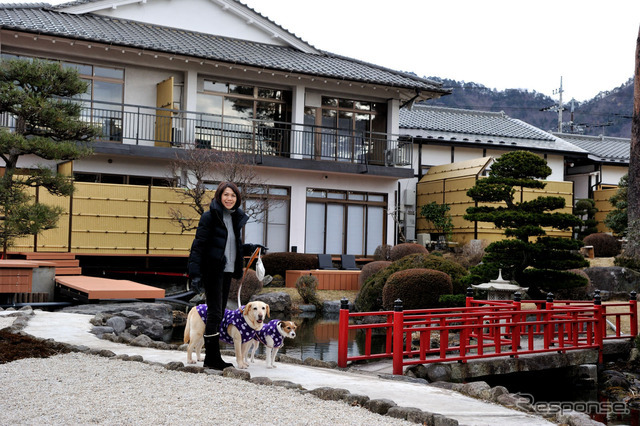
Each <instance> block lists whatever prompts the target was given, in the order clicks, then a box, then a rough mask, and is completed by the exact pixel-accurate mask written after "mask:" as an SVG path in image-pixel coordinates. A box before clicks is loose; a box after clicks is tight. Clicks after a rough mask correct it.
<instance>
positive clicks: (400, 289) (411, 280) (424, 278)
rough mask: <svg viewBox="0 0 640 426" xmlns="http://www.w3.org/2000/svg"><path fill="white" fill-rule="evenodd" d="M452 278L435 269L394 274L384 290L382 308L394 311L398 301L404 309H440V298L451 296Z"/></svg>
mask: <svg viewBox="0 0 640 426" xmlns="http://www.w3.org/2000/svg"><path fill="white" fill-rule="evenodd" d="M452 288H453V287H452V285H451V277H450V276H449V275H447V274H445V273H444V272H440V271H435V270H433V269H422V268H420V269H405V270H404V271H398V272H396V273H394V274H392V275H391V276H390V277H389V279H388V280H387V283H386V284H385V286H384V288H383V289H382V307H383V309H385V310H392V309H393V304H394V302H395V301H396V300H397V299H400V300H402V306H403V309H429V308H437V307H439V304H438V300H439V299H440V296H442V295H445V294H451V290H452Z"/></svg>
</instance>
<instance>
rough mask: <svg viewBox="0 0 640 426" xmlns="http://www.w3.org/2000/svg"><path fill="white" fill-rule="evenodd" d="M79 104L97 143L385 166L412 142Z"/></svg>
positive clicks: (407, 160)
mask: <svg viewBox="0 0 640 426" xmlns="http://www.w3.org/2000/svg"><path fill="white" fill-rule="evenodd" d="M80 102H82V103H83V105H85V106H86V107H85V108H84V109H83V110H82V119H84V120H86V121H88V122H91V123H93V124H94V125H96V126H98V127H99V128H100V129H101V133H100V135H99V136H98V138H97V139H98V140H100V141H109V142H114V143H124V144H135V145H148V146H164V147H174V148H177V149H185V148H194V147H195V148H209V149H215V150H221V151H233V152H240V153H245V154H252V155H259V156H276V157H286V158H292V159H312V160H325V161H337V162H346V163H355V164H370V165H381V166H388V167H399V166H407V165H410V164H411V154H412V149H411V142H410V141H403V140H401V139H400V138H398V137H397V136H393V135H390V134H386V133H375V132H361V131H355V130H348V129H336V128H328V127H321V126H315V125H308V124H295V123H287V122H279V121H267V120H256V119H243V118H238V117H232V116H223V115H215V114H207V113H199V112H191V111H184V110H176V109H166V108H152V107H146V106H141V105H130V104H116V103H109V102H95V101H94V102H93V103H92V105H90V104H89V102H86V101H80ZM14 121H15V120H13V118H12V117H10V116H8V115H6V114H5V115H2V116H1V117H0V126H3V127H8V128H13V127H14V125H15V124H14Z"/></svg>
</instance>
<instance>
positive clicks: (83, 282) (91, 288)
mask: <svg viewBox="0 0 640 426" xmlns="http://www.w3.org/2000/svg"><path fill="white" fill-rule="evenodd" d="M56 290H60V291H62V292H63V293H65V294H67V295H74V294H75V295H77V297H78V298H81V299H85V300H106V299H161V298H163V297H164V289H161V288H157V287H152V286H150V285H146V284H140V283H137V282H134V281H129V280H112V279H109V278H99V277H88V276H85V275H65V276H56Z"/></svg>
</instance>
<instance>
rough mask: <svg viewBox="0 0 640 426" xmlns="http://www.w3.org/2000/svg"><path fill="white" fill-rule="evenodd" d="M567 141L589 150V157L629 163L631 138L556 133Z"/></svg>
mask: <svg viewBox="0 0 640 426" xmlns="http://www.w3.org/2000/svg"><path fill="white" fill-rule="evenodd" d="M554 135H556V136H558V137H560V138H562V139H564V140H566V141H567V142H569V143H571V144H573V145H576V146H579V147H580V148H582V149H584V150H586V151H588V152H589V157H591V158H592V159H594V160H596V161H601V162H603V163H617V164H629V157H630V155H631V139H627V138H614V137H609V136H585V135H575V134H568V133H554Z"/></svg>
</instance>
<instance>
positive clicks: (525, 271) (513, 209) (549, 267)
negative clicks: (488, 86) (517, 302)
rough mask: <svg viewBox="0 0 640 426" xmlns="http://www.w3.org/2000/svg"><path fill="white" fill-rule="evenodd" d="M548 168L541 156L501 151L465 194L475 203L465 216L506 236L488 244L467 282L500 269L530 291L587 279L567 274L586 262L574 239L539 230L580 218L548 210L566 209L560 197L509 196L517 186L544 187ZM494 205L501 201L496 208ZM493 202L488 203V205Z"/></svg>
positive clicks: (563, 226) (576, 222)
mask: <svg viewBox="0 0 640 426" xmlns="http://www.w3.org/2000/svg"><path fill="white" fill-rule="evenodd" d="M550 174H551V169H550V168H549V166H547V163H546V161H545V160H544V159H542V158H540V157H539V156H537V155H535V154H532V153H530V152H526V151H514V152H510V153H506V154H503V155H502V156H501V157H500V158H498V159H497V160H496V161H495V162H494V163H493V164H492V166H491V171H490V172H489V176H488V177H487V178H483V179H479V180H478V181H477V182H476V184H475V186H473V187H472V188H470V189H469V191H467V195H468V196H469V197H471V198H472V199H473V200H474V201H476V202H477V203H478V204H482V205H481V206H478V207H470V208H468V209H467V214H466V215H465V216H464V218H465V219H466V220H470V221H479V222H491V223H493V224H494V225H495V226H496V227H497V228H498V229H504V235H505V236H506V237H512V238H510V239H505V240H502V241H496V242H494V243H492V244H490V245H489V246H488V247H487V248H486V250H485V252H486V255H485V257H484V258H483V261H482V264H480V265H478V266H476V267H474V268H472V270H471V275H469V276H468V279H467V280H468V281H467V283H468V284H478V283H481V282H487V281H489V280H491V279H495V278H496V277H497V276H498V270H499V269H502V273H503V277H504V278H507V279H513V280H515V281H516V282H517V283H518V284H520V285H521V286H522V287H529V295H531V296H532V297H538V296H540V295H542V294H544V293H546V292H549V291H550V292H555V291H557V290H560V289H564V288H573V287H579V286H583V285H585V284H586V283H587V281H586V279H585V278H583V277H580V276H578V275H576V274H572V273H569V272H566V270H568V269H573V268H580V267H584V266H588V262H587V261H586V260H585V259H584V258H583V257H582V256H581V255H580V254H579V253H577V250H578V249H579V248H580V245H581V243H580V242H579V241H575V240H571V239H566V238H552V237H547V236H546V232H545V230H544V229H543V228H545V227H550V228H554V229H558V230H567V229H573V228H574V227H575V226H579V225H582V220H581V219H580V218H578V217H576V216H574V215H573V214H570V213H558V212H555V213H553V211H554V210H558V209H562V208H564V207H565V200H564V198H562V197H550V196H542V197H538V198H536V199H534V200H531V201H522V200H521V201H516V200H514V197H515V194H516V188H520V189H521V190H522V189H524V188H535V189H544V188H545V186H546V183H545V182H543V181H542V180H540V179H544V178H546V177H547V176H549V175H550ZM496 203H500V205H498V206H495V204H496ZM490 204H493V205H490Z"/></svg>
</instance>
